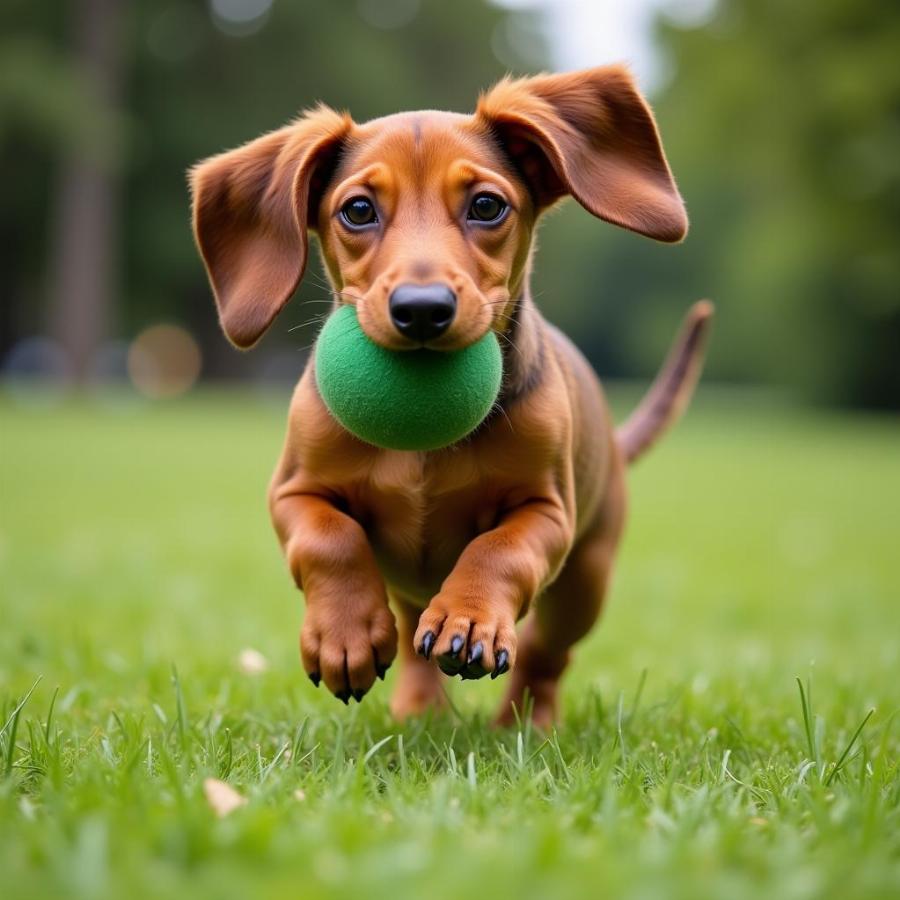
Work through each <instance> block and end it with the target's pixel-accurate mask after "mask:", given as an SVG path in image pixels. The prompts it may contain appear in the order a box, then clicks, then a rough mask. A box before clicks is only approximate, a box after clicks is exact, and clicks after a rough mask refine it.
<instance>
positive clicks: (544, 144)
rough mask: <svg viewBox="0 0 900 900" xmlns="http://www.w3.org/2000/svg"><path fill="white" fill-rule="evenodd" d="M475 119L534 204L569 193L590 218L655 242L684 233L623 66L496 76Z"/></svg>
mask: <svg viewBox="0 0 900 900" xmlns="http://www.w3.org/2000/svg"><path fill="white" fill-rule="evenodd" d="M476 117H479V118H481V119H482V121H483V122H484V124H485V125H486V126H487V127H488V128H490V129H491V131H492V132H494V133H495V134H496V135H497V136H498V137H499V139H500V141H501V142H502V143H503V145H504V146H505V148H506V150H507V152H508V153H509V155H510V157H511V158H512V160H513V162H514V163H515V164H516V165H517V166H518V167H519V169H520V171H521V172H522V174H523V175H524V177H525V179H526V181H528V182H529V184H530V186H531V188H532V190H533V192H534V194H535V197H536V199H537V202H538V205H539V206H540V207H546V206H549V205H550V204H552V203H554V202H555V201H556V200H558V199H559V198H560V197H562V196H563V195H565V194H571V195H572V196H573V197H574V198H575V199H576V200H577V201H578V202H579V203H580V204H581V205H582V206H583V207H584V208H585V209H587V210H588V212H591V213H593V214H594V215H595V216H598V217H599V218H601V219H604V220H606V221H607V222H611V223H613V224H614V225H620V226H622V227H623V228H629V229H631V230H632V231H637V232H639V233H640V234H644V235H647V236H648V237H652V238H656V239H657V240H659V241H680V240H681V239H682V238H683V237H684V235H685V233H686V232H687V214H686V213H685V209H684V203H683V202H682V199H681V196H680V195H679V193H678V188H676V187H675V182H674V180H673V179H672V173H671V172H670V171H669V166H668V163H667V162H666V158H665V155H664V154H663V149H662V145H661V143H660V140H659V133H658V132H657V130H656V123H655V122H654V120H653V114H652V113H651V112H650V107H649V106H647V103H646V102H645V101H644V99H643V97H641V95H640V93H639V92H638V90H637V88H636V87H635V85H634V81H633V80H632V78H631V75H630V74H629V73H628V70H627V69H626V68H625V67H624V66H602V67H600V68H596V69H587V70H585V71H582V72H570V73H566V74H562V75H538V76H536V77H534V78H522V79H518V80H515V81H514V80H511V79H508V78H507V79H504V80H503V81H501V82H500V83H499V84H498V85H496V87H494V88H492V89H491V90H490V91H488V92H487V93H486V94H484V95H482V97H481V98H480V100H479V102H478V108H477V110H476Z"/></svg>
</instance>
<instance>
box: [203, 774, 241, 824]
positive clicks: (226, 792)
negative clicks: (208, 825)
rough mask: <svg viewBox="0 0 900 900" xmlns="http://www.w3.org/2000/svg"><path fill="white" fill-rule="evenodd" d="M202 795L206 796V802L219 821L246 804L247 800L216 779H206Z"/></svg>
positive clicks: (228, 785)
mask: <svg viewBox="0 0 900 900" xmlns="http://www.w3.org/2000/svg"><path fill="white" fill-rule="evenodd" d="M203 793H204V794H206V802H207V803H208V804H209V806H210V808H211V809H212V811H213V812H214V813H215V814H216V815H217V816H218V817H219V818H220V819H223V818H225V816H227V815H229V813H233V812H234V811H235V810H236V809H237V808H238V807H239V806H243V805H244V804H245V803H246V802H247V798H246V797H242V796H241V795H240V794H239V793H238V792H237V791H236V790H235V789H234V788H233V787H232V786H231V785H230V784H226V783H225V782H224V781H219V780H218V779H217V778H207V779H206V780H205V781H204V782H203Z"/></svg>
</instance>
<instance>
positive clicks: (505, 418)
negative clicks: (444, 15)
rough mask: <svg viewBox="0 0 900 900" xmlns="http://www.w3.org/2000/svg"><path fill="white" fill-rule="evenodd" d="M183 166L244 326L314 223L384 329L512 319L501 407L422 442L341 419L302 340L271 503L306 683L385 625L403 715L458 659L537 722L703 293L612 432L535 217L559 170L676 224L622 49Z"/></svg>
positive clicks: (221, 293)
mask: <svg viewBox="0 0 900 900" xmlns="http://www.w3.org/2000/svg"><path fill="white" fill-rule="evenodd" d="M191 179H192V189H193V197H194V229H195V235H196V239H197V244H198V246H199V248H200V252H201V254H202V256H203V260H204V262H205V264H206V268H207V271H208V273H209V278H210V281H211V283H212V287H213V291H214V293H215V297H216V303H217V305H218V309H219V315H220V318H221V322H222V327H223V329H224V330H225V333H226V334H227V335H228V337H229V338H230V339H231V340H232V341H233V342H234V343H235V344H236V345H237V346H238V347H241V348H246V347H250V346H251V345H252V344H254V343H255V342H256V340H257V339H258V338H259V337H260V335H261V334H262V333H263V332H264V331H265V330H266V329H267V328H268V327H269V325H270V324H271V323H272V320H273V319H274V318H275V316H276V315H277V314H278V312H279V311H280V310H281V308H282V307H283V306H284V305H285V303H287V301H288V299H289V298H290V296H291V294H292V293H293V292H294V290H295V288H296V287H297V284H298V282H299V280H300V278H301V276H302V274H303V269H304V266H305V264H306V257H307V232H308V231H309V230H314V231H315V232H316V233H317V235H318V237H319V241H320V243H321V247H322V255H323V258H324V261H325V266H326V268H327V272H328V276H329V279H330V281H331V284H332V286H333V288H334V303H335V305H337V304H341V303H352V304H355V305H356V308H357V313H358V317H359V321H360V324H361V326H362V328H363V330H364V331H365V332H366V334H367V335H368V336H369V337H370V338H371V339H372V340H373V341H375V342H376V343H378V344H381V345H382V346H384V347H387V348H390V349H392V350H396V351H398V352H403V351H404V350H408V349H411V348H416V347H421V346H423V345H424V346H427V347H430V348H433V349H435V350H443V351H450V350H455V349H458V348H461V347H465V346H467V345H469V344H471V343H473V342H474V341H477V340H478V339H479V338H481V337H482V336H483V335H484V334H485V333H486V332H487V331H488V330H489V329H493V330H494V331H495V332H497V333H498V334H501V335H502V336H504V338H505V340H502V341H501V343H502V344H503V345H504V347H505V352H504V383H503V387H502V391H501V395H500V399H499V403H498V404H497V410H496V412H495V413H494V414H492V415H491V416H489V417H488V419H487V420H486V421H485V423H484V424H483V425H482V426H481V427H480V428H479V429H478V430H477V431H476V432H475V433H474V434H473V435H471V436H470V437H468V438H467V439H465V440H463V441H461V442H459V443H458V444H456V445H454V446H452V447H449V448H447V449H445V450H440V451H434V452H428V453H417V452H405V451H391V450H380V449H377V448H375V447H372V446H369V445H368V444H365V443H363V442H361V441H360V440H358V439H356V438H355V437H353V436H352V435H351V434H349V433H348V432H347V431H345V430H344V429H343V428H342V427H341V426H340V425H339V424H338V423H337V422H336V421H335V420H334V419H333V418H332V417H331V416H330V414H329V413H328V411H327V410H326V408H325V406H324V404H323V402H322V400H321V398H320V396H319V394H318V391H317V389H316V382H315V377H314V373H313V369H312V366H307V368H306V371H305V372H304V373H303V376H302V377H301V379H300V382H299V384H298V385H297V389H296V391H295V393H294V397H293V401H292V403H291V410H290V421H289V425H288V433H287V441H286V446H285V449H284V453H283V455H282V457H281V461H280V463H279V464H278V468H277V469H276V472H275V476H274V478H273V480H272V484H271V490H270V503H271V510H272V517H273V520H274V523H275V528H276V529H277V531H278V535H279V537H280V539H281V542H282V545H283V547H284V551H285V554H286V556H287V561H288V564H289V566H290V569H291V573H292V574H293V576H294V580H295V581H296V583H297V585H298V587H301V588H302V589H303V592H304V594H305V595H306V617H305V620H304V623H303V631H302V634H301V638H300V646H301V651H302V656H303V666H304V668H305V669H306V672H307V674H308V675H309V677H310V678H311V679H312V680H313V682H314V683H315V684H318V683H319V681H320V679H321V680H322V681H324V682H325V684H326V685H327V686H328V688H329V690H331V691H332V692H333V693H334V694H335V695H336V696H337V697H339V698H340V699H342V700H343V701H344V702H347V701H348V699H349V698H350V697H351V696H352V697H354V698H356V699H357V700H360V699H361V698H362V696H363V695H364V694H365V693H366V691H368V690H369V688H370V687H371V686H372V684H373V682H374V680H375V677H376V675H377V676H381V677H383V675H384V671H385V670H386V669H387V667H388V666H389V665H390V664H391V662H392V661H393V659H394V656H395V654H396V652H397V648H398V628H399V648H400V654H401V657H402V659H403V667H402V669H401V671H400V674H399V677H398V680H397V685H396V689H395V691H394V695H393V699H392V702H391V707H392V710H393V712H394V714H395V715H397V716H399V717H402V716H406V715H409V714H411V713H416V712H419V711H421V710H424V709H425V708H426V707H429V706H432V705H436V704H440V703H441V702H442V701H443V700H444V694H443V691H442V689H441V684H440V673H439V669H438V666H439V667H440V669H441V670H443V671H444V672H445V673H446V674H448V675H460V676H461V677H462V678H464V679H465V678H480V677H481V676H483V675H485V674H488V673H490V674H491V676H492V677H496V676H497V675H501V674H503V673H504V672H506V671H508V670H509V671H511V673H512V674H511V678H510V684H509V688H508V690H507V693H506V697H505V699H504V701H503V706H502V708H501V710H500V717H499V718H500V721H508V720H509V719H510V717H511V716H512V713H513V705H518V706H519V707H521V706H522V703H523V700H524V698H525V696H526V692H528V694H530V696H531V697H532V698H533V700H534V707H533V716H534V719H535V721H536V722H537V723H538V724H540V725H547V724H549V723H550V722H552V721H553V719H554V716H555V714H556V695H557V684H558V681H559V677H560V675H561V674H562V672H563V670H564V669H565V667H566V664H567V662H568V659H569V649H570V648H571V647H572V645H573V644H574V643H575V642H576V641H578V640H579V639H580V638H581V637H583V636H584V635H585V634H586V633H587V632H588V630H589V629H590V628H591V626H592V625H593V623H594V621H595V620H596V618H597V615H598V613H599V612H600V609H601V606H602V604H603V597H604V594H605V593H606V589H607V586H608V584H609V579H610V572H611V569H612V564H613V557H614V554H615V550H616V545H617V544H618V541H619V536H620V534H621V532H622V525H623V521H624V516H625V479H624V474H625V464H626V462H628V461H630V460H632V459H634V458H635V457H636V456H638V455H639V454H640V453H641V452H642V451H643V450H644V449H645V448H646V447H647V446H648V445H649V444H651V443H652V442H653V441H654V440H655V439H656V437H657V436H658V435H659V434H660V433H661V432H662V431H663V430H664V429H665V428H666V426H667V425H669V424H670V423H671V422H672V421H673V420H674V419H675V418H677V416H678V414H679V412H680V411H681V409H682V408H683V407H684V405H685V404H686V403H687V401H688V399H689V398H690V395H691V392H692V390H693V386H694V384H695V382H696V379H697V377H698V375H699V370H700V366H701V358H702V344H703V337H704V334H705V331H706V323H707V321H708V318H709V316H710V314H711V307H710V306H709V304H706V303H700V304H697V305H696V306H695V307H694V308H693V309H692V310H691V312H690V313H689V316H688V320H687V324H686V326H685V329H684V331H683V333H682V336H681V337H680V339H679V340H678V342H677V343H676V345H675V348H674V349H673V351H672V354H671V356H670V359H669V362H668V363H667V365H666V366H665V367H664V369H663V371H662V372H661V374H660V376H659V377H658V378H657V381H656V383H655V385H654V387H653V388H652V389H651V392H650V393H649V394H648V396H647V399H646V400H644V401H643V403H642V404H641V406H640V407H639V409H638V410H637V412H636V413H635V414H634V415H633V416H632V418H631V419H630V420H629V421H628V422H627V423H626V424H625V425H624V426H623V427H622V428H621V429H619V430H618V432H617V431H616V430H615V429H614V427H613V425H612V422H611V420H610V415H609V412H608V409H607V406H606V403H605V400H604V397H603V393H602V391H601V388H600V385H599V383H598V381H597V379H596V376H595V375H594V373H593V372H592V370H591V369H590V367H589V365H588V363H587V362H586V361H585V360H584V358H583V357H582V356H581V354H580V353H579V352H578V351H577V350H576V349H575V347H574V346H573V345H572V344H571V343H570V342H569V341H568V339H567V338H566V337H565V336H563V335H562V334H561V333H560V332H558V331H557V330H556V329H554V328H553V327H552V326H550V325H549V324H547V322H545V321H544V319H543V318H542V317H541V315H540V313H539V312H538V310H537V308H536V307H535V306H534V304H533V303H532V301H531V299H530V297H529V291H528V276H529V270H530V265H531V248H532V237H533V234H534V229H535V225H536V223H537V220H538V219H539V217H540V215H541V213H543V212H544V211H545V210H546V209H547V208H548V207H550V206H552V205H553V204H554V203H556V202H557V201H558V200H560V199H561V198H562V197H564V196H566V195H572V196H573V197H575V199H576V200H577V201H578V202H579V203H580V204H581V205H582V206H584V207H585V209H587V210H588V211H589V212H591V213H593V214H594V215H595V216H598V217H599V218H601V219H604V220H606V221H608V222H611V223H613V224H616V225H620V226H622V227H624V228H629V229H632V230H633V231H637V232H639V233H641V234H644V235H647V236H649V237H652V238H656V239H657V240H661V241H678V240H680V239H681V238H682V237H683V236H684V234H685V231H686V229H687V218H686V215H685V211H684V206H683V204H682V200H681V197H680V196H679V194H678V190H677V189H676V187H675V184H674V182H673V180H672V176H671V173H670V172H669V167H668V165H667V163H666V160H665V157H664V155H663V151H662V147H661V146H660V141H659V136H658V134H657V130H656V126H655V123H654V121H653V117H652V115H651V112H650V110H649V108H648V107H647V104H646V103H645V102H644V100H643V99H642V98H641V96H640V94H639V93H638V92H637V90H636V89H635V87H634V85H633V83H632V80H631V78H630V77H629V75H628V73H627V72H626V71H625V70H624V69H622V68H620V67H604V68H597V69H591V70H588V71H584V72H575V73H571V74H565V75H541V76H538V77H535V78H526V79H522V80H518V81H512V80H509V79H507V80H504V81H501V82H500V83H499V84H498V85H497V86H496V87H494V88H493V89H492V90H491V91H489V92H488V93H487V94H485V95H484V96H482V97H481V99H480V101H479V103H478V107H477V109H476V111H475V113H474V115H470V116H469V115H459V114H456V113H445V112H413V113H400V114H397V115H392V116H387V117H385V118H382V119H377V120H375V121H372V122H367V123H366V124H363V125H357V124H355V123H354V122H353V121H352V120H351V119H350V118H349V116H348V115H346V114H340V113H337V112H334V111H333V110H331V109H328V108H327V107H324V106H320V107H318V108H316V109H315V110H312V111H311V112H308V113H306V114H305V115H303V116H302V117H301V118H299V119H298V120H297V121H295V122H294V123H292V124H291V125H288V126H287V127H285V128H282V129H280V130H278V131H274V132H272V133H270V134H267V135H265V136H263V137H261V138H259V139H258V140H255V141H252V142H251V143H249V144H246V145H244V146H243V147H239V148H238V149H236V150H233V151H231V152H228V153H223V154H221V155H219V156H215V157H212V158H211V159H208V160H206V161H204V162H202V163H200V164H199V165H198V166H197V167H196V168H195V169H194V170H193V172H192V176H191ZM389 600H390V602H391V603H392V604H393V607H394V610H395V611H396V615H397V619H396V624H395V618H394V615H393V614H392V612H391V609H390V606H389ZM529 609H530V610H531V612H530V614H529V615H528V617H527V619H526V620H525V623H524V627H523V628H522V632H521V634H520V635H518V636H517V633H516V621H517V620H518V619H520V618H522V617H523V616H525V614H526V613H527V612H528V611H529ZM432 657H434V660H436V662H437V666H435V665H434V660H432Z"/></svg>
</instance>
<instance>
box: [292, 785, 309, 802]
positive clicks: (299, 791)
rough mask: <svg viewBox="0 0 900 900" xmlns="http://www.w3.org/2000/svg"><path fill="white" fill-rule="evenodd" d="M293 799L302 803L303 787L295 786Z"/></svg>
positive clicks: (304, 797) (303, 796) (304, 793)
mask: <svg viewBox="0 0 900 900" xmlns="http://www.w3.org/2000/svg"><path fill="white" fill-rule="evenodd" d="M294 799H295V800H296V801H297V802H298V803H302V802H303V801H304V800H305V799H306V791H304V790H303V788H297V790H296V791H294Z"/></svg>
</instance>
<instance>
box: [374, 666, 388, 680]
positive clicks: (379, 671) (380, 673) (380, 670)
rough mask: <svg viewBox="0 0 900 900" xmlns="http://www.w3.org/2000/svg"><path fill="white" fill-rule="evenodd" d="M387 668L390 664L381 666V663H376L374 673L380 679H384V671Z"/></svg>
mask: <svg viewBox="0 0 900 900" xmlns="http://www.w3.org/2000/svg"><path fill="white" fill-rule="evenodd" d="M389 668H390V666H383V665H381V663H378V664H377V665H376V666H375V674H376V675H377V676H378V677H379V678H380V679H381V680H382V681H384V676H385V673H386V672H387V670H388V669H389Z"/></svg>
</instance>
